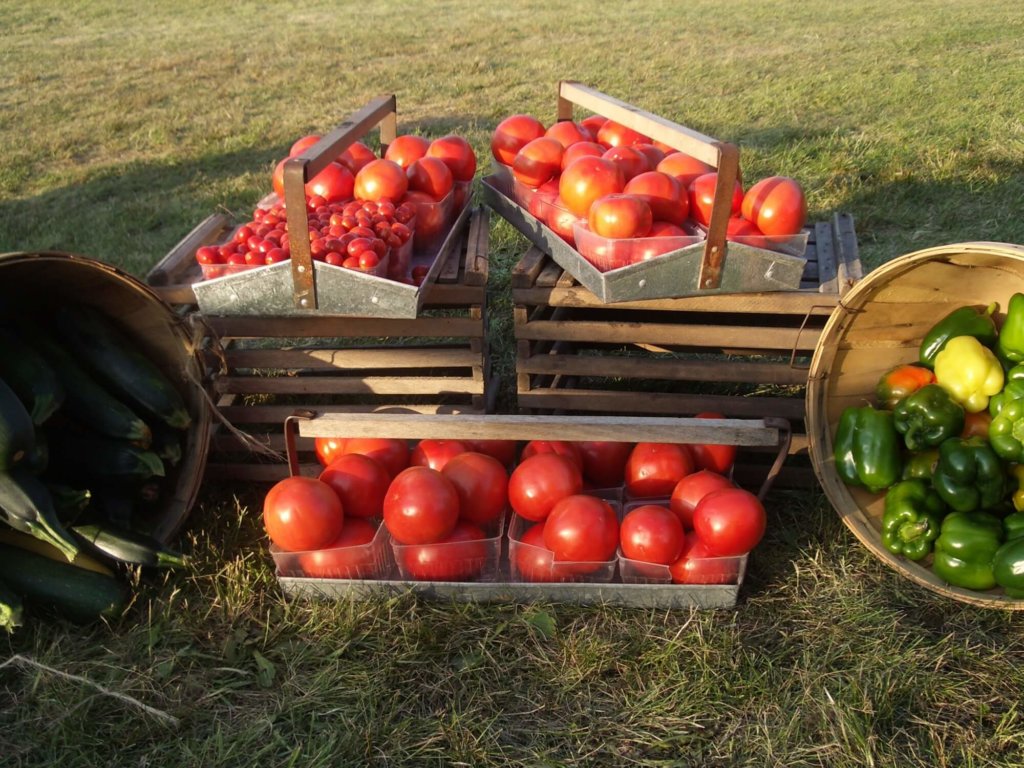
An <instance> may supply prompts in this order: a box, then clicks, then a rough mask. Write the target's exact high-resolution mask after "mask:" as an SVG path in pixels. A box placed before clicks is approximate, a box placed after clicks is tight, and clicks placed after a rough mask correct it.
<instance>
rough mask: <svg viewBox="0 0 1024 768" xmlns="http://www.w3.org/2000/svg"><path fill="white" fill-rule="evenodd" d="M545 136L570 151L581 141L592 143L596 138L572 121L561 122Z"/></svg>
mask: <svg viewBox="0 0 1024 768" xmlns="http://www.w3.org/2000/svg"><path fill="white" fill-rule="evenodd" d="M544 135H545V136H546V137H547V138H549V139H555V140H556V141H558V143H559V144H561V145H562V147H563V148H565V149H568V148H569V146H570V145H572V144H576V143H578V142H581V141H590V140H592V139H593V138H594V137H593V136H592V135H591V134H590V131H588V130H587V129H585V128H580V127H579V126H578V125H576V123H574V122H573V121H572V120H559V121H558V122H557V123H554V124H552V126H551V127H550V128H548V129H547V131H545V132H544Z"/></svg>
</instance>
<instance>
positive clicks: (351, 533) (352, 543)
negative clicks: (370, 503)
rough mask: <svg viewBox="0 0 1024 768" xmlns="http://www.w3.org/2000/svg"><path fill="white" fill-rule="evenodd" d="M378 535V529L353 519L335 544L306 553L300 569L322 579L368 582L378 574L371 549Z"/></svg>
mask: <svg viewBox="0 0 1024 768" xmlns="http://www.w3.org/2000/svg"><path fill="white" fill-rule="evenodd" d="M376 535H377V525H375V524H374V523H371V522H370V521H369V520H363V519H361V518H358V517H354V518H349V519H347V520H346V521H345V525H344V526H343V527H342V529H341V533H340V534H339V535H338V538H336V539H335V540H334V541H332V542H331V543H330V544H328V545H327V546H326V547H324V548H323V549H314V550H312V551H309V552H303V553H302V554H301V555H300V556H299V567H300V568H301V569H302V572H303V574H305V575H306V576H309V577H312V578H318V579H365V578H369V577H372V576H376V575H378V574H377V557H376V553H375V552H374V550H373V548H372V547H369V546H367V545H368V544H369V543H370V542H372V541H373V538H374V536H376Z"/></svg>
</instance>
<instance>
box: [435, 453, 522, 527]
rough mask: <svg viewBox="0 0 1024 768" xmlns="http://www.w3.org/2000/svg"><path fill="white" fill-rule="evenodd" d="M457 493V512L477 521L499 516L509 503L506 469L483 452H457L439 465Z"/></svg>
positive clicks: (491, 519)
mask: <svg viewBox="0 0 1024 768" xmlns="http://www.w3.org/2000/svg"><path fill="white" fill-rule="evenodd" d="M441 474H442V475H444V476H445V477H447V478H448V479H449V480H450V481H451V483H452V485H454V486H455V490H456V492H457V493H458V494H459V515H460V516H461V517H462V519H463V520H469V521H470V522H472V523H476V524H477V525H483V526H486V525H489V524H490V523H494V522H496V521H497V520H499V519H500V518H501V515H502V514H503V513H504V511H505V508H506V507H507V506H508V472H507V471H506V470H505V467H503V466H502V464H501V462H500V461H498V460H497V459H496V458H494V457H493V456H488V455H487V454H484V453H473V452H469V453H460V454H459V455H458V456H455V457H453V458H452V459H451V460H450V461H448V463H447V464H445V465H444V467H443V468H442V469H441Z"/></svg>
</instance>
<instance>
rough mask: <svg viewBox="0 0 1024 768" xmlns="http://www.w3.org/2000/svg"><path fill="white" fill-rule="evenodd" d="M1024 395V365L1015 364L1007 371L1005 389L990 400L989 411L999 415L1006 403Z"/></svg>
mask: <svg viewBox="0 0 1024 768" xmlns="http://www.w3.org/2000/svg"><path fill="white" fill-rule="evenodd" d="M1022 397H1024V365H1015V366H1013V367H1012V368H1011V369H1010V370H1008V371H1007V372H1006V377H1005V380H1004V381H1003V389H1002V391H1000V392H997V393H996V394H994V395H992V397H990V398H989V400H988V412H989V413H991V414H992V415H993V416H998V415H999V411H1001V410H1002V408H1003V405H1004V404H1005V403H1008V402H1010V401H1011V400H1020V399H1021V398H1022Z"/></svg>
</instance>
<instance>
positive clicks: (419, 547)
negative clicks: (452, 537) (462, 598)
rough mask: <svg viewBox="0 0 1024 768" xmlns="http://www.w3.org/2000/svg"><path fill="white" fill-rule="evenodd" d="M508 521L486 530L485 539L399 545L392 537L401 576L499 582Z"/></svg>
mask: <svg viewBox="0 0 1024 768" xmlns="http://www.w3.org/2000/svg"><path fill="white" fill-rule="evenodd" d="M506 517H507V515H503V516H502V518H501V520H499V521H497V522H496V523H493V524H492V525H491V526H488V527H486V528H485V529H484V533H485V534H486V535H487V538H484V539H473V540H471V541H455V542H448V543H442V544H399V543H398V542H397V541H395V540H394V539H392V538H391V537H390V536H389V537H388V539H389V542H390V546H391V552H392V555H393V556H394V560H395V564H396V566H397V568H398V575H399V576H400V577H401V578H402V579H405V580H408V581H496V580H497V579H498V575H499V573H500V566H501V542H502V536H503V534H504V532H505V518H506Z"/></svg>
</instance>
